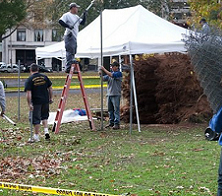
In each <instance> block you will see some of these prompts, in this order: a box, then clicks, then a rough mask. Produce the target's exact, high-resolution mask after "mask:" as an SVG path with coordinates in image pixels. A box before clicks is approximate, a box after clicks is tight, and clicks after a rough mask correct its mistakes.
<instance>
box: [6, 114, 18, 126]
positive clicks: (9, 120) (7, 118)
mask: <svg viewBox="0 0 222 196" xmlns="http://www.w3.org/2000/svg"><path fill="white" fill-rule="evenodd" d="M3 118H4V119H5V120H7V121H8V122H10V123H11V124H13V125H14V126H16V123H15V122H13V121H12V120H11V119H10V118H9V117H8V116H6V115H5V114H3Z"/></svg>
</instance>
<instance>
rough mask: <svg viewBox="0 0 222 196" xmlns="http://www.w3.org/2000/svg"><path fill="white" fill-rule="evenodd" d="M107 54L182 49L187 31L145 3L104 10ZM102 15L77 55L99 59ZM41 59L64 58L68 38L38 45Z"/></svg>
mask: <svg viewBox="0 0 222 196" xmlns="http://www.w3.org/2000/svg"><path fill="white" fill-rule="evenodd" d="M102 16H103V19H102V21H103V24H102V27H103V56H114V55H128V54H142V53H148V54H149V53H163V52H175V51H178V52H182V51H185V49H184V42H183V41H181V39H182V34H187V33H188V32H187V30H186V29H184V28H182V27H179V26H177V25H174V24H172V23H170V22H168V21H166V20H164V19H162V18H160V17H158V16H157V15H155V14H153V13H151V12H149V11H148V10H147V9H145V8H144V7H142V6H141V5H138V6H135V7H130V8H124V9H116V10H104V11H103V12H102ZM100 26H101V24H100V17H97V18H96V19H95V20H94V21H93V22H92V23H90V24H89V25H88V26H87V27H85V28H84V29H83V30H82V31H80V32H79V34H78V48H77V55H76V56H77V57H82V58H84V57H85V58H98V57H100V55H101V45H100V43H101V40H100V38H101V35H100ZM36 57H37V59H41V58H52V57H55V58H64V57H65V46H64V41H62V42H59V43H56V44H53V45H50V46H46V47H38V48H36Z"/></svg>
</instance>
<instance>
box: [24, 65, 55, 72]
mask: <svg viewBox="0 0 222 196" xmlns="http://www.w3.org/2000/svg"><path fill="white" fill-rule="evenodd" d="M38 67H39V72H48V73H50V72H53V70H52V69H51V68H48V67H45V66H43V65H38ZM29 70H30V65H29V66H28V67H26V70H25V72H29Z"/></svg>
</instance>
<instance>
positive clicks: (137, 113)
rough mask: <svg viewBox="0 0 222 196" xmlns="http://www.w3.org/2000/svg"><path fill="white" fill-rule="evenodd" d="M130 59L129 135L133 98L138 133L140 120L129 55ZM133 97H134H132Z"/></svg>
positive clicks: (131, 60) (131, 62)
mask: <svg viewBox="0 0 222 196" xmlns="http://www.w3.org/2000/svg"><path fill="white" fill-rule="evenodd" d="M129 57H130V66H131V69H130V134H132V119H133V111H132V110H133V106H132V104H133V100H132V99H133V98H134V105H135V110H136V119H137V126H138V131H139V132H141V130H140V119H139V111H138V103H137V94H136V85H135V76H134V67H133V58H132V55H131V54H130V55H129ZM133 95H134V96H133Z"/></svg>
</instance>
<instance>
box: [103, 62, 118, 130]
mask: <svg viewBox="0 0 222 196" xmlns="http://www.w3.org/2000/svg"><path fill="white" fill-rule="evenodd" d="M111 68H112V72H110V71H108V70H107V69H106V68H105V67H103V66H101V68H100V70H102V71H104V72H105V74H106V75H105V76H103V81H108V86H107V102H108V113H109V124H108V125H106V126H105V128H111V127H112V128H113V129H114V130H117V129H119V128H120V97H121V84H122V72H120V70H119V63H118V62H117V61H114V62H113V63H112V64H111ZM99 74H100V76H101V74H102V73H101V71H99Z"/></svg>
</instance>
